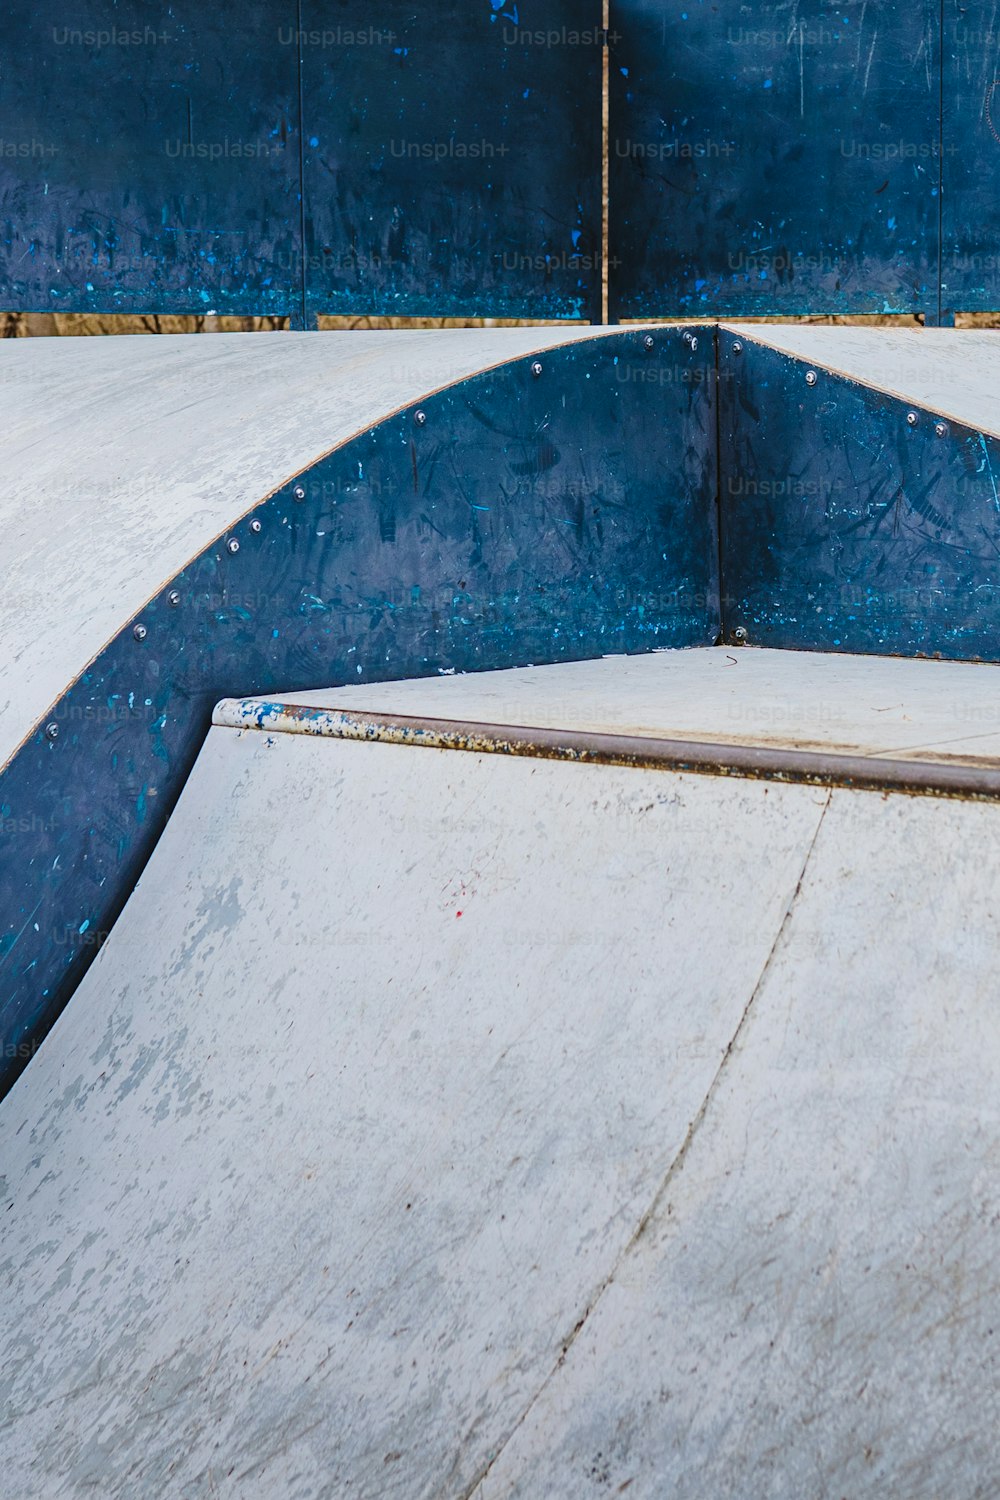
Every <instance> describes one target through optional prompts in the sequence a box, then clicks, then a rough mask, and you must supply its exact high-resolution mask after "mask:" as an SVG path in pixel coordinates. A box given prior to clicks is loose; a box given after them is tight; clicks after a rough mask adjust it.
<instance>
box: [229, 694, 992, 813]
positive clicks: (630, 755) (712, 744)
mask: <svg viewBox="0 0 1000 1500" xmlns="http://www.w3.org/2000/svg"><path fill="white" fill-rule="evenodd" d="M212 722H213V725H215V726H216V727H219V728H225V729H237V730H245V729H246V730H263V731H267V732H269V733H275V734H304V735H313V736H316V737H319V738H325V739H339V740H354V741H368V742H372V743H377V744H386V745H412V746H417V747H418V748H423V749H429V750H464V751H472V752H474V753H476V754H480V755H517V756H524V757H526V758H537V759H544V760H561V761H566V762H569V763H572V764H579V765H609V766H635V767H642V768H644V769H647V770H662V771H673V772H688V773H690V774H693V775H699V776H736V777H743V778H745V779H750V780H755V781H775V782H785V783H796V784H801V785H806V786H820V787H831V786H839V787H845V788H848V789H851V790H853V791H865V792H883V793H888V792H904V793H907V794H909V795H911V796H927V797H954V798H960V799H962V800H965V801H969V800H972V801H980V802H997V801H1000V765H995V766H989V765H979V764H972V763H969V762H965V763H962V764H948V763H942V762H940V761H933V760H920V759H911V760H891V759H878V758H875V757H873V756H867V755H845V754H842V753H839V752H836V751H810V750H795V749H790V748H787V747H785V746H783V745H746V744H742V745H741V744H728V743H725V742H723V741H713V740H690V739H666V738H657V737H653V736H647V735H626V734H605V733H600V732H596V731H592V730H580V729H535V728H531V727H530V726H527V725H524V726H521V725H516V726H515V725H509V724H486V723H472V722H463V721H460V720H452V719H432V718H423V717H416V716H411V715H408V714H394V713H371V712H364V711H360V710H357V709H338V708H335V707H334V708H318V707H315V706H312V705H309V704H304V703H302V704H300V703H286V702H281V701H274V700H271V699H266V698H224V699H223V700H222V702H220V703H219V704H217V706H216V709H215V712H214V714H213V716H212Z"/></svg>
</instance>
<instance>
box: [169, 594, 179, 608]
mask: <svg viewBox="0 0 1000 1500" xmlns="http://www.w3.org/2000/svg"><path fill="white" fill-rule="evenodd" d="M180 602H181V596H180V594H179V593H178V592H177V590H176V589H171V590H170V592H169V593H168V594H167V603H168V604H169V605H170V608H171V609H176V608H177V606H178V604H180Z"/></svg>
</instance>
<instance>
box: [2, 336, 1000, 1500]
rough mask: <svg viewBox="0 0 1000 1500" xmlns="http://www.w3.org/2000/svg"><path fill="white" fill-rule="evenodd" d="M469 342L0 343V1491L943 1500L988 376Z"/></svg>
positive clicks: (958, 1288)
mask: <svg viewBox="0 0 1000 1500" xmlns="http://www.w3.org/2000/svg"><path fill="white" fill-rule="evenodd" d="M497 332H500V333H503V332H505V331H502V330H497V331H494V330H484V331H482V332H481V333H480V332H479V331H475V332H473V333H472V334H471V335H467V334H466V333H465V332H463V333H462V334H461V335H460V336H459V335H456V336H455V337H454V338H452V336H451V335H450V334H448V335H420V336H418V335H413V336H409V335H407V337H406V340H405V342H397V340H396V337H395V336H392V337H391V338H389V339H387V340H386V342H384V343H383V342H382V340H383V338H385V337H386V336H383V335H372V336H371V338H370V339H368V338H366V339H365V340H364V341H361V342H355V339H354V336H353V335H352V336H350V341H349V342H347V343H344V342H341V341H339V340H334V341H332V342H329V343H327V342H326V338H327V336H325V335H316V336H297V335H287V336H284V335H265V336H262V337H261V338H260V339H259V340H257V339H255V338H253V336H240V337H239V338H238V339H233V340H227V341H225V342H222V341H220V342H216V341H215V340H211V341H199V340H197V339H192V340H176V341H175V340H164V341H150V345H152V347H150V345H145V346H143V345H142V344H141V341H128V340H118V341H112V340H108V341H97V340H90V341H81V344H80V345H73V344H71V343H70V342H69V341H67V346H66V347H65V354H64V353H63V349H60V350H59V354H60V356H61V358H60V359H58V360H57V359H56V358H55V355H54V354H53V353H52V351H51V349H49V350H46V349H44V348H43V349H41V351H40V352H35V351H34V350H29V351H28V352H27V353H26V354H25V355H23V356H22V355H21V353H20V352H19V351H16V350H15V351H8V350H6V349H0V356H2V359H0V364H2V366H3V369H4V370H6V371H7V372H8V377H9V384H10V389H11V402H10V405H11V411H12V413H13V414H14V415H15V416H16V424H15V427H14V428H12V431H13V432H14V434H15V436H14V438H12V441H11V443H10V444H9V445H8V450H7V454H6V458H5V460H4V462H5V463H7V464H8V468H7V470H6V478H7V480H8V481H9V482H8V483H6V485H5V487H4V488H3V489H2V490H0V508H2V516H3V519H4V523H5V524H4V526H3V527H2V528H0V552H2V555H3V557H4V560H5V563H6V564H7V574H8V576H9V577H10V578H12V579H13V580H15V584H14V587H15V588H16V590H17V601H18V602H17V604H16V606H15V602H14V596H13V595H11V596H10V597H7V598H5V600H4V602H3V606H2V607H3V609H5V610H6V611H7V613H6V614H5V615H4V616H3V628H4V631H5V639H6V640H7V641H9V642H13V645H14V650H13V651H12V652H9V653H8V655H7V657H6V658H5V659H4V660H3V661H2V662H0V689H2V695H3V696H2V701H0V729H2V731H3V733H4V735H5V737H6V738H5V740H4V742H3V754H4V756H5V757H6V759H5V760H4V761H3V764H2V765H0V836H2V838H3V846H2V858H0V911H2V915H3V920H4V929H3V932H2V934H0V980H2V983H3V986H4V988H3V992H2V1001H3V1011H2V1020H3V1027H4V1031H3V1038H4V1057H3V1061H4V1064H5V1069H6V1071H5V1075H4V1080H3V1082H4V1084H5V1085H10V1087H9V1092H7V1094H6V1097H4V1098H3V1099H2V1101H0V1143H2V1151H0V1189H2V1192H0V1207H2V1219H0V1223H2V1230H0V1263H2V1265H3V1270H4V1275H5V1279H6V1286H7V1290H8V1297H7V1303H6V1311H5V1316H4V1319H3V1323H2V1334H0V1356H2V1358H0V1369H2V1372H3V1373H2V1377H0V1378H2V1381H3V1400H2V1403H0V1409H2V1412H3V1427H2V1433H3V1436H2V1438H0V1456H2V1459H3V1465H4V1484H3V1489H4V1494H5V1495H8V1494H9V1495H11V1496H13V1497H15V1500H22V1497H24V1500H28V1497H31V1500H34V1497H35V1496H37V1495H39V1494H41V1495H45V1496H52V1497H55V1500H70V1497H71V1500H77V1497H83V1496H90V1495H94V1494H100V1495H108V1496H111V1497H123V1500H124V1497H132V1496H135V1495H140V1496H161V1495H164V1494H171V1495H172V1494H179V1495H192V1496H196V1495H197V1496H201V1495H206V1496H209V1495H216V1494H217V1495H230V1496H233V1497H239V1500H243V1497H254V1500H256V1497H258V1496H260V1497H270V1496H274V1495H278V1496H281V1497H289V1500H321V1497H323V1500H327V1497H333V1496H337V1497H339V1496H342V1495H357V1496H366V1497H369V1496H370V1497H375V1496H379V1497H381V1496H386V1495H394V1494H398V1495H402V1496H407V1497H409V1496H428V1497H429V1496H439V1495H443V1496H449V1497H452V1496H455V1497H473V1496H475V1497H477V1500H485V1497H499V1496H508V1495H520V1496H526V1497H535V1496H539V1495H545V1496H549V1495H552V1496H556V1497H562V1496H565V1497H566V1500H575V1497H578V1496H589V1495H593V1496H595V1497H597V1496H604V1495H607V1494H625V1495H628V1496H630V1497H631V1496H647V1497H650V1500H654V1497H655V1500H660V1497H661V1496H662V1495H663V1494H665V1493H670V1494H676V1495H678V1496H691V1497H695V1496H697V1497H699V1500H700V1497H702V1496H704V1495H711V1494H738V1495H741V1496H747V1497H751V1500H757V1497H760V1500H764V1497H768V1500H769V1497H771V1496H774V1495H789V1496H795V1497H798V1496H800V1495H812V1494H817V1495H826V1494H830V1495H850V1496H856V1495H870V1496H872V1497H875V1496H879V1497H881V1496H883V1495H885V1494H887V1493H893V1494H896V1493H899V1494H912V1495H919V1496H924V1495H926V1496H932V1495H933V1496H937V1495H940V1494H943V1493H947V1494H949V1495H961V1496H962V1497H963V1500H964V1497H967V1496H980V1495H981V1496H991V1495H992V1494H993V1493H995V1491H996V1461H995V1456H994V1454H993V1451H992V1450H993V1447H994V1446H995V1445H994V1442H993V1438H992V1434H993V1432H994V1431H995V1428H996V1407H997V1381H996V1373H995V1368H994V1365H995V1358H994V1352H993V1342H994V1338H995V1336H996V1335H995V1320H994V1310H995V1306H996V1297H997V1291H998V1286H997V1279H998V1273H997V1271H996V1269H995V1268H996V1266H997V1264H998V1257H997V1255H996V1237H997V1224H998V1222H1000V1202H998V1199H1000V1185H998V1165H1000V1124H998V1117H997V1110H996V1105H995V1094H996V1089H995V1076H996V1072H997V1064H998V1061H1000V1020H998V1016H997V1007H996V1000H995V994H996V983H995V975H996V971H997V960H998V954H1000V945H998V941H997V939H998V931H997V928H998V918H997V916H996V911H995V907H996V903H995V900H994V898H993V890H994V887H995V885H996V880H997V875H998V873H1000V872H998V870H997V864H998V861H1000V855H998V853H997V849H998V839H997V833H998V821H997V820H998V817H1000V808H998V803H1000V723H998V718H1000V714H998V710H997V704H998V703H1000V664H998V660H997V659H998V657H1000V650H998V647H997V642H998V640H1000V594H998V592H997V590H996V587H995V584H994V566H995V558H996V530H997V520H996V518H997V500H996V493H997V492H996V478H995V476H996V473H997V463H998V461H1000V455H998V454H997V451H996V449H997V441H998V435H1000V422H998V421H997V420H996V416H995V402H994V403H992V404H991V402H990V401H989V400H987V399H985V398H984V396H983V392H984V391H987V392H988V390H989V388H990V381H991V379H992V375H991V371H992V370H993V369H994V368H995V361H996V357H997V342H998V340H997V336H996V335H993V336H985V335H984V336H982V337H978V336H977V337H976V338H975V339H974V340H972V341H970V342H969V343H965V341H964V336H963V335H961V334H947V333H944V332H940V333H934V334H933V335H928V336H925V335H918V334H914V335H912V336H911V335H903V334H895V333H893V334H884V335H883V334H879V335H877V336H876V337H875V338H872V339H867V338H865V337H862V336H861V334H862V332H863V331H859V330H824V329H809V330H786V329H777V328H775V329H767V328H762V327H760V326H759V325H749V324H748V325H733V326H731V327H726V326H723V327H719V328H713V327H711V326H699V327H697V328H695V327H693V326H689V327H685V328H681V327H677V326H656V327H655V328H651V329H626V330H622V331H619V332H611V333H607V334H605V335H602V336H598V337H592V336H590V335H589V331H588V330H579V331H576V332H572V333H567V330H544V329H543V330H537V329H534V330H511V331H510V332H511V337H510V338H506V337H505V338H503V339H501V340H500V341H499V342H497V343H494V342H493V339H494V337H495V333H497ZM585 334H586V335H587V336H584V335H585ZM827 334H829V337H827ZM883 339H884V340H885V342H883ZM439 340H440V342H439ZM11 342H13V341H11ZM24 342H25V343H30V342H31V341H24ZM53 342H55V341H53ZM206 344H207V346H208V347H206ZM115 345H117V349H116V347H115ZM892 350H894V351H895V353H896V355H897V356H898V359H899V363H898V365H897V366H896V367H894V369H893V370H892V371H889V369H888V364H889V363H890V362H891V361H890V352H889V351H892ZM91 351H92V352H91ZM63 360H65V361H66V364H65V365H63V363H62V361H63ZM29 365H30V366H31V370H30V371H29ZM19 371H20V372H28V373H30V376H31V378H30V381H29V384H28V386H27V387H26V388H24V389H22V386H21V385H20V384H19V380H18V378H16V376H17V374H18V372H19ZM60 371H63V373H61V374H60V373H59V372H60ZM810 377H811V378H810ZM49 397H51V399H48V398H49ZM46 400H47V401H48V404H46ZM133 481H134V482H133ZM233 544H235V546H234V545H233ZM933 657H939V658H941V659H931V658H933ZM50 1028H51V1029H50ZM43 1038H44V1040H43ZM22 1047H23V1048H25V1049H26V1052H25V1054H24V1058H26V1057H29V1056H30V1064H29V1065H28V1066H27V1067H26V1068H25V1069H24V1070H23V1071H22V1072H20V1076H15V1074H16V1073H17V1072H18V1068H17V1067H15V1066H14V1064H15V1061H16V1062H17V1063H18V1064H20V1062H21V1061H23V1060H24V1058H22V1055H21V1053H20V1051H19V1050H18V1049H21V1048H22Z"/></svg>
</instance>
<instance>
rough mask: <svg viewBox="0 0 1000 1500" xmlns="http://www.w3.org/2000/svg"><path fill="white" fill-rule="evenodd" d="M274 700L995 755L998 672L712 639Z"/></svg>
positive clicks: (943, 757)
mask: <svg viewBox="0 0 1000 1500" xmlns="http://www.w3.org/2000/svg"><path fill="white" fill-rule="evenodd" d="M272 696H273V697H274V698H276V699H279V700H280V701H281V702H286V703H309V704H314V705H315V706H316V707H317V708H347V709H355V710H357V709H362V710H371V711H373V712H376V711H377V712H380V713H398V714H407V715H410V716H413V717H416V718H420V717H423V718H437V719H457V720H461V721H465V722H474V723H490V724H501V725H511V726H523V727H528V728H535V729H574V730H585V731H593V732H597V733H605V734H636V735H650V736H656V737H660V738H664V739H693V740H712V741H716V740H717V741H721V742H723V743H730V744H747V745H781V746H789V745H791V746H794V747H795V748H797V749H802V750H837V751H840V752H843V753H847V754H854V755H874V756H882V757H886V758H890V757H891V758H899V759H916V758H919V759H921V760H938V761H951V760H959V761H987V762H990V763H994V762H996V761H998V760H1000V667H998V666H989V665H982V664H979V663H967V662H938V661H908V660H904V659H902V658H900V657H878V656H847V655H825V654H822V653H818V652H804V651H801V652H800V651H768V650H757V649H754V648H744V649H731V648H729V647H718V648H706V649H704V650H691V651H657V652H654V653H653V654H652V655H649V656H611V657H605V658H604V659H603V660H601V661H584V662H567V663H560V664H559V665H557V666H547V667H525V668H520V669H517V670H515V671H507V672H477V673H470V674H468V675H466V676H455V677H436V678H425V679H418V680H412V681H407V682H389V683H371V684H368V685H366V686H364V687H346V688H330V689H327V690H323V691H316V690H312V691H309V692H305V693H280V694H274V695H272Z"/></svg>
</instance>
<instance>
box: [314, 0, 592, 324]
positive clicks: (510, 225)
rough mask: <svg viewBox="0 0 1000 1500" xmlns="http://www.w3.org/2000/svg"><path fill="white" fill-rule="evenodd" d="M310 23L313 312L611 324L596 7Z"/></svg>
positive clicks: (386, 4)
mask: <svg viewBox="0 0 1000 1500" xmlns="http://www.w3.org/2000/svg"><path fill="white" fill-rule="evenodd" d="M331 15H335V23H333V24H331ZM303 18H304V35H303V48H302V56H303V64H302V76H303V95H304V110H305V114H304V118H305V132H304V140H305V174H304V181H305V194H306V245H307V256H308V261H307V265H308V307H309V310H310V312H312V313H349V312H362V313H374V314H382V315H391V314H401V315H409V316H414V315H437V316H448V315H463V314H464V315H473V316H475V315H479V316H486V317H512V318H583V319H590V320H592V321H597V322H600V320H601V232H602V226H601V134H602V132H601V79H602V56H603V45H602V33H601V4H600V0H573V3H572V4H570V3H568V0H528V3H527V4H520V5H513V4H504V3H503V0H489V3H486V0H477V3H475V4H470V3H469V0H439V3H437V4H436V5H435V6H434V7H433V11H432V12H430V11H428V10H427V8H426V7H423V6H417V5H415V4H413V3H412V0H381V3H380V4H379V5H377V6H372V5H371V4H369V3H366V0H347V3H343V4H341V5H339V6H338V7H336V9H335V11H331V7H330V6H329V5H328V4H325V3H322V0H305V4H304V6H303ZM345 37H346V38H347V40H346V41H344V40H343V38H345ZM324 38H328V40H327V41H324ZM357 38H363V39H364V40H363V41H361V42H359V41H358V40H357Z"/></svg>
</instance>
